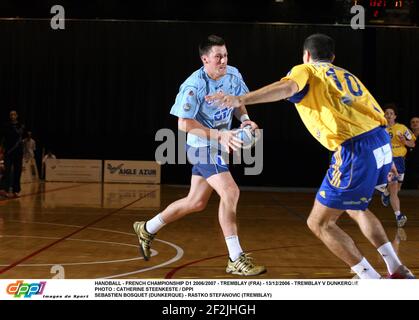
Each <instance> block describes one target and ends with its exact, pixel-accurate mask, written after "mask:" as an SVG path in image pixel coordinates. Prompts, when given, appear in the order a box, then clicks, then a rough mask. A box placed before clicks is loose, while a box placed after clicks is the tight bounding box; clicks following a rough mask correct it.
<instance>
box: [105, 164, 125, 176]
mask: <svg viewBox="0 0 419 320" xmlns="http://www.w3.org/2000/svg"><path fill="white" fill-rule="evenodd" d="M123 166H124V164H123V163H122V164H120V165H119V166H117V167H112V165H111V164H110V163H108V170H109V172H110V173H112V174H113V173H115V172H117V171H118V170H119V169H121V168H122V167H123Z"/></svg>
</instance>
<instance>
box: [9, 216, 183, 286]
mask: <svg viewBox="0 0 419 320" xmlns="http://www.w3.org/2000/svg"><path fill="white" fill-rule="evenodd" d="M8 221H9V222H16V223H30V224H45V225H55V226H60V227H70V228H80V227H81V226H78V225H71V224H62V223H52V222H39V221H26V220H13V219H12V220H8ZM87 229H90V230H97V231H104V232H112V233H119V234H124V235H128V236H135V237H137V235H134V234H132V233H129V232H124V231H118V230H112V229H105V228H95V227H89V228H87ZM67 240H72V239H67ZM154 241H158V242H162V243H165V244H167V245H168V246H171V247H172V248H174V249H175V250H176V256H174V257H173V258H172V259H170V260H168V261H165V262H163V263H161V264H158V265H155V266H152V267H148V268H145V269H139V270H135V271H130V272H127V273H122V274H116V275H110V276H106V277H99V278H96V279H112V278H118V277H123V276H128V275H133V274H137V273H142V272H147V271H150V270H154V269H158V268H161V267H164V266H166V265H169V264H172V263H173V262H176V261H178V260H180V259H181V258H182V257H183V254H184V250H183V249H182V248H181V247H180V246H178V245H176V244H174V243H172V242H168V241H165V240H161V239H157V238H156V239H154ZM130 245H131V244H130ZM133 246H135V247H136V248H138V245H133ZM152 251H155V250H154V249H152ZM156 252H157V251H156ZM157 253H158V252H157ZM139 259H143V258H141V257H140V258H139ZM134 260H135V259H134ZM61 265H63V264H61ZM19 266H21V267H23V265H19Z"/></svg>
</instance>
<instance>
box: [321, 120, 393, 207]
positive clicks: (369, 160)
mask: <svg viewBox="0 0 419 320" xmlns="http://www.w3.org/2000/svg"><path fill="white" fill-rule="evenodd" d="M391 164H392V152H391V145H390V136H389V135H388V133H387V132H386V130H385V129H384V127H378V128H375V129H373V130H371V131H368V132H365V133H363V134H361V135H359V136H356V137H354V138H352V139H349V140H347V141H345V142H344V143H342V145H341V146H339V148H338V150H337V151H336V152H335V153H334V155H333V157H332V160H331V162H330V167H329V170H328V171H327V173H326V176H325V177H324V180H323V183H322V185H321V186H320V189H319V191H318V192H317V195H316V199H317V200H318V201H319V202H320V203H322V204H323V205H325V206H327V207H329V208H334V209H342V210H347V209H348V210H366V209H367V208H368V205H369V203H370V201H371V199H372V196H373V193H374V188H375V187H376V186H377V185H381V184H385V183H387V175H388V173H389V171H390V169H391Z"/></svg>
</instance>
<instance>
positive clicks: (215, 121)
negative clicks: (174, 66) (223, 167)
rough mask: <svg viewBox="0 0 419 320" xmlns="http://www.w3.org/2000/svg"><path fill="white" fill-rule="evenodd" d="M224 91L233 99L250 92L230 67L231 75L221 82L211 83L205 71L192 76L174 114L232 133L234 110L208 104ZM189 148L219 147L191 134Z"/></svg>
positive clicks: (172, 110)
mask: <svg viewBox="0 0 419 320" xmlns="http://www.w3.org/2000/svg"><path fill="white" fill-rule="evenodd" d="M219 91H223V92H224V93H226V94H229V95H235V96H240V95H243V94H245V93H247V92H249V89H248V88H247V86H246V84H245V83H244V81H243V78H242V76H241V74H240V72H239V71H238V70H237V69H236V68H234V67H231V66H227V73H226V75H225V76H223V77H222V78H221V79H219V80H213V79H211V78H210V77H209V76H208V75H207V74H206V73H205V70H204V67H202V68H200V69H199V70H197V71H195V72H194V73H192V75H191V76H190V77H189V78H188V79H186V81H185V82H184V83H183V84H182V85H181V86H180V89H179V93H178V95H177V96H176V101H175V104H174V105H173V107H172V109H171V110H170V113H171V114H173V115H174V116H177V117H179V118H185V119H195V120H196V121H198V122H199V123H201V124H202V125H203V126H204V127H207V128H210V129H218V130H223V129H226V130H230V128H231V122H232V120H233V110H234V109H233V108H225V109H220V108H219V107H217V106H215V105H210V104H208V103H207V102H206V101H205V96H206V95H210V94H214V93H216V92H219ZM187 144H188V145H189V146H192V147H207V146H214V147H216V146H217V147H218V143H217V141H210V140H209V139H205V138H201V137H199V136H196V135H193V134H190V133H189V134H188V139H187Z"/></svg>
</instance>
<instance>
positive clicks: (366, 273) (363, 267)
mask: <svg viewBox="0 0 419 320" xmlns="http://www.w3.org/2000/svg"><path fill="white" fill-rule="evenodd" d="M351 269H352V270H353V271H354V272H355V273H356V274H357V275H358V277H359V278H360V279H380V278H381V276H380V274H379V273H378V272H377V271H375V269H374V268H373V267H372V266H371V265H370V263H369V262H368V261H367V259H365V258H362V260H361V262H360V263H358V264H357V265H355V266H352V267H351Z"/></svg>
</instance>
